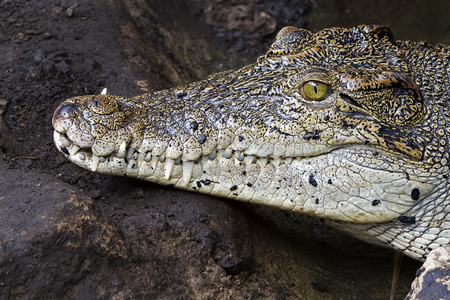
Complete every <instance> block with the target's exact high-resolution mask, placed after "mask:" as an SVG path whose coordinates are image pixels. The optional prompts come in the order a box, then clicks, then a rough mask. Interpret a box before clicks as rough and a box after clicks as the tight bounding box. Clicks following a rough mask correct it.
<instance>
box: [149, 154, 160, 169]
mask: <svg viewBox="0 0 450 300" xmlns="http://www.w3.org/2000/svg"><path fill="white" fill-rule="evenodd" d="M158 160H159V156H158V155H152V160H151V162H150V166H151V167H152V168H153V170H155V169H156V165H157V164H158Z"/></svg>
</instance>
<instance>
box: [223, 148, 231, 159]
mask: <svg viewBox="0 0 450 300" xmlns="http://www.w3.org/2000/svg"><path fill="white" fill-rule="evenodd" d="M231 154H233V150H231V148H227V149H226V150H225V151H224V152H223V157H224V158H226V159H229V158H231Z"/></svg>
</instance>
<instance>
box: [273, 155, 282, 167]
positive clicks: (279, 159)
mask: <svg viewBox="0 0 450 300" xmlns="http://www.w3.org/2000/svg"><path fill="white" fill-rule="evenodd" d="M273 163H274V165H275V166H279V165H280V164H281V158H279V157H274V158H273Z"/></svg>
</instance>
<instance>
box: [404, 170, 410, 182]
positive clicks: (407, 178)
mask: <svg viewBox="0 0 450 300" xmlns="http://www.w3.org/2000/svg"><path fill="white" fill-rule="evenodd" d="M405 176H406V180H409V179H410V178H409V174H408V173H406V172H405Z"/></svg>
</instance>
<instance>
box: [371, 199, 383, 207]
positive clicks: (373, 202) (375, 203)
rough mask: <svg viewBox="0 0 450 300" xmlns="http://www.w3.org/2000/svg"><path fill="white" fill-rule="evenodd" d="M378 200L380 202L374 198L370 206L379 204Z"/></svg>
mask: <svg viewBox="0 0 450 300" xmlns="http://www.w3.org/2000/svg"><path fill="white" fill-rule="evenodd" d="M380 202H381V201H380V200H378V199H375V200H373V201H372V206H377V205H378V204H380Z"/></svg>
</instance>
